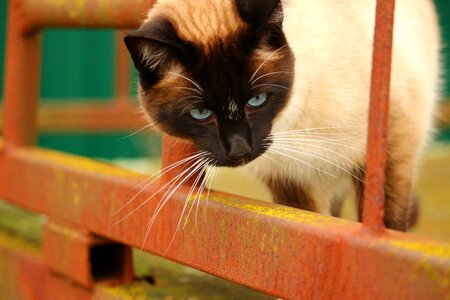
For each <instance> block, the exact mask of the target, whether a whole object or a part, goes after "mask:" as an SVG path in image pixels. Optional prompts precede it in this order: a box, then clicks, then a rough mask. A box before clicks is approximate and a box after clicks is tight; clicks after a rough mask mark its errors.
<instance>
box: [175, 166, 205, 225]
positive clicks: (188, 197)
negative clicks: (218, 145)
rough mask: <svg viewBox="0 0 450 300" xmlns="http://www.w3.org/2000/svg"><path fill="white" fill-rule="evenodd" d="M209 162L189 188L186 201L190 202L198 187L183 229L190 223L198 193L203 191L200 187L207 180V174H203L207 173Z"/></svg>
mask: <svg viewBox="0 0 450 300" xmlns="http://www.w3.org/2000/svg"><path fill="white" fill-rule="evenodd" d="M210 161H212V159H210V160H208V162H210ZM208 162H206V163H205V165H204V166H203V169H202V170H201V172H199V174H198V176H197V178H196V179H195V181H194V183H193V184H192V187H191V189H190V190H189V194H188V196H187V197H186V202H188V203H189V202H190V201H191V199H190V198H191V196H192V194H193V190H194V189H195V188H197V193H196V194H195V196H194V199H193V200H192V204H191V208H190V209H189V211H188V214H187V217H186V219H185V222H184V225H183V229H184V227H186V224H187V223H188V219H189V216H190V214H191V211H192V208H193V207H194V204H195V199H197V196H198V193H199V192H200V191H201V188H200V187H201V186H202V184H203V182H204V181H205V178H206V175H205V176H203V175H204V174H205V172H206V168H207V167H208ZM202 177H203V179H202V183H201V184H200V187H198V186H197V184H198V182H199V181H200V179H201V178H202ZM180 218H183V215H181V217H180Z"/></svg>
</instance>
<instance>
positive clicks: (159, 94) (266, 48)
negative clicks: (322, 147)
mask: <svg viewBox="0 0 450 300" xmlns="http://www.w3.org/2000/svg"><path fill="white" fill-rule="evenodd" d="M282 20H283V11H282V7H281V4H280V2H279V1H273V0H272V1H270V0H161V1H159V2H158V3H157V4H156V5H155V6H154V8H153V9H152V10H151V11H150V13H149V16H148V19H147V20H146V21H145V22H144V24H143V25H142V26H141V27H140V28H139V29H138V30H137V31H135V32H132V33H130V34H128V35H127V37H126V38H125V43H126V45H127V47H128V49H129V51H130V53H131V56H132V58H133V61H134V64H135V66H136V68H137V69H138V71H139V74H140V85H139V98H140V101H141V103H142V106H143V108H144V109H145V111H146V113H147V114H148V116H149V118H150V120H151V121H152V122H153V123H154V124H155V125H156V127H157V128H159V129H160V130H161V131H163V132H165V133H167V134H169V135H173V136H177V137H180V138H184V139H188V140H190V141H192V142H193V143H194V144H195V145H196V146H197V147H198V148H199V149H200V150H204V151H207V152H208V153H210V154H209V157H210V158H212V159H213V160H214V161H215V163H216V164H217V165H221V166H238V165H242V164H245V163H247V162H249V161H251V160H253V159H255V158H257V157H258V156H260V155H261V154H262V153H264V151H265V150H266V149H267V148H268V147H269V144H270V139H269V138H268V135H269V134H270V131H271V128H272V124H273V122H274V119H275V118H276V117H277V115H278V114H279V113H280V111H281V110H282V109H283V108H284V107H285V106H286V104H287V101H288V98H289V94H290V89H291V86H292V82H293V76H294V74H293V71H294V57H293V54H292V52H291V50H290V48H289V46H288V45H287V42H286V38H285V36H284V33H283V31H282Z"/></svg>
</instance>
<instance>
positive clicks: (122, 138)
mask: <svg viewBox="0 0 450 300" xmlns="http://www.w3.org/2000/svg"><path fill="white" fill-rule="evenodd" d="M152 126H153V124H148V125H147V126H144V127H142V128H141V129H139V130H137V131H135V132H133V133H130V134H129V135H126V136H124V137H121V138H119V141H121V140H124V139H128V138H130V137H132V136H133V135H136V134H138V133H140V132H142V131H144V130H146V129H148V128H150V127H152Z"/></svg>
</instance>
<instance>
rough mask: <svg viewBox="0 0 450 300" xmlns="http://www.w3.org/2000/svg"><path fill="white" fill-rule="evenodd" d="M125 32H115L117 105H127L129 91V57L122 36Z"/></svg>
mask: <svg viewBox="0 0 450 300" xmlns="http://www.w3.org/2000/svg"><path fill="white" fill-rule="evenodd" d="M124 37H125V32H123V31H118V32H116V34H115V48H116V49H115V67H116V71H115V76H116V78H115V84H114V87H115V91H114V92H115V96H116V104H117V105H126V106H127V105H128V104H129V102H130V100H131V99H130V92H131V83H130V81H131V59H130V55H129V54H128V50H127V48H126V47H125V43H124V42H123V38H124Z"/></svg>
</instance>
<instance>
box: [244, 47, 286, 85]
mask: <svg viewBox="0 0 450 300" xmlns="http://www.w3.org/2000/svg"><path fill="white" fill-rule="evenodd" d="M284 47H286V45H284V46H281V47H280V48H278V49H277V50H275V51H273V52H272V53H271V54H270V55H269V56H268V57H267V58H266V59H265V60H264V61H263V62H262V64H261V65H259V67H258V68H257V69H256V71H255V72H254V73H253V75H252V76H251V77H250V80H249V82H252V81H253V78H255V76H256V74H258V72H259V70H261V68H262V67H263V66H264V65H265V64H266V62H268V61H269V59H271V58H272V56H274V55H275V54H277V53H278V51H280V50H281V49H283V48H284Z"/></svg>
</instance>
